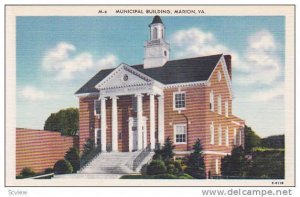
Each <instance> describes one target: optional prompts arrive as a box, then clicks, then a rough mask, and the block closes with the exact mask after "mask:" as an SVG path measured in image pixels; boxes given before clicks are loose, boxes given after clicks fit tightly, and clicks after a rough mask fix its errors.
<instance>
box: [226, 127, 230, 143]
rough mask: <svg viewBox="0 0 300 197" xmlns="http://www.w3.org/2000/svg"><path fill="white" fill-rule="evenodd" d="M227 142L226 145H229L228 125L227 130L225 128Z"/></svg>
mask: <svg viewBox="0 0 300 197" xmlns="http://www.w3.org/2000/svg"><path fill="white" fill-rule="evenodd" d="M225 144H226V146H229V129H228V127H226V130H225Z"/></svg>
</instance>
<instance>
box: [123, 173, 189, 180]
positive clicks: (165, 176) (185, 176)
mask: <svg viewBox="0 0 300 197" xmlns="http://www.w3.org/2000/svg"><path fill="white" fill-rule="evenodd" d="M120 179H194V178H193V177H192V176H190V175H188V174H180V175H173V174H158V175H141V174H140V175H139V174H134V175H124V176H122V177H121V178H120Z"/></svg>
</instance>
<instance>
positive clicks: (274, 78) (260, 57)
mask: <svg viewBox="0 0 300 197" xmlns="http://www.w3.org/2000/svg"><path fill="white" fill-rule="evenodd" d="M247 43H248V46H247V48H246V49H245V51H243V52H239V53H238V52H236V51H234V50H232V49H230V48H229V47H227V46H225V45H222V44H219V43H218V40H217V38H216V37H215V36H214V35H213V33H211V32H205V31H203V30H201V29H198V28H190V29H187V30H180V31H177V32H175V33H174V34H173V35H172V36H171V44H172V47H173V48H175V49H176V52H175V57H176V58H186V57H196V56H206V55H215V54H218V53H223V54H230V55H231V56H232V65H233V69H234V70H235V71H236V72H237V75H235V76H234V83H235V84H237V85H240V86H246V87H247V86H248V87H249V86H254V87H255V86H256V85H260V86H266V87H267V88H265V92H264V93H265V94H263V91H262V92H260V95H261V97H262V98H264V99H265V100H266V99H272V98H274V97H275V96H276V94H279V92H280V90H281V89H280V88H277V87H274V86H275V85H274V83H277V82H278V81H280V79H279V78H280V75H281V72H282V70H283V65H282V63H281V61H280V58H279V53H278V48H279V44H278V43H276V41H275V39H274V36H273V35H272V34H271V33H270V32H269V31H268V30H261V31H259V32H256V33H255V34H253V35H250V36H249V37H248V40H247ZM280 94H281V93H280ZM272 95H273V96H272Z"/></svg>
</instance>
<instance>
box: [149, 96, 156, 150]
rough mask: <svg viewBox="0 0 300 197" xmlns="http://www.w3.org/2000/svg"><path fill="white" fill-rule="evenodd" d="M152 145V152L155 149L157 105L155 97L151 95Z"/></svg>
mask: <svg viewBox="0 0 300 197" xmlns="http://www.w3.org/2000/svg"><path fill="white" fill-rule="evenodd" d="M150 143H151V150H154V149H155V103H154V95H153V94H150Z"/></svg>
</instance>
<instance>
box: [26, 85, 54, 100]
mask: <svg viewBox="0 0 300 197" xmlns="http://www.w3.org/2000/svg"><path fill="white" fill-rule="evenodd" d="M21 95H22V96H23V98H25V99H27V100H30V101H40V100H49V99H57V98H58V96H57V95H51V94H49V93H46V92H44V91H42V90H38V89H37V88H35V87H32V86H26V87H25V88H24V89H22V90H21Z"/></svg>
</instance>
